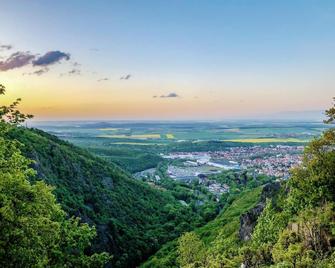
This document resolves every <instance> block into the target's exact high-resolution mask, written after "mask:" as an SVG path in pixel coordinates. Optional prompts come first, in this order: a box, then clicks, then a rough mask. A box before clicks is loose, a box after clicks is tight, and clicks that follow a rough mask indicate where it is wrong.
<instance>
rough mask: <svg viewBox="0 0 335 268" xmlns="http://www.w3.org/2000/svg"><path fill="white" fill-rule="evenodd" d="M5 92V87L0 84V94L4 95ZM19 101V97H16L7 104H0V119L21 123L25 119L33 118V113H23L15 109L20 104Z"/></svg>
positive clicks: (15, 123) (14, 123) (11, 122)
mask: <svg viewBox="0 0 335 268" xmlns="http://www.w3.org/2000/svg"><path fill="white" fill-rule="evenodd" d="M5 93H6V87H5V86H4V85H2V84H0V95H4V94H5ZM20 102H21V99H20V98H18V99H16V100H15V101H14V102H13V103H12V104H10V105H9V106H6V105H3V106H0V121H1V122H7V123H10V124H13V125H17V124H20V123H23V122H24V121H25V120H26V119H31V118H33V115H31V114H23V113H21V112H20V111H19V110H18V109H17V106H18V105H19V104H20Z"/></svg>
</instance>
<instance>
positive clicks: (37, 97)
mask: <svg viewBox="0 0 335 268" xmlns="http://www.w3.org/2000/svg"><path fill="white" fill-rule="evenodd" d="M334 71H335V1H332V0H330V1H325V0H319V1H317V0H314V1H312V0H301V1H299V0H281V1H275V0H263V1H260V0H220V1H216V0H209V1H200V0H192V1H191V0H190V1H187V0H169V1H163V0H152V1H151V0H141V1H140V0H132V1H128V0H119V1H112V0H109V1H102V0H101V1H99V0H97V1H79V0H78V1H75V0H66V1H65V0H63V1H62V0H58V1H53V0H40V1H38V0H30V1H26V0H21V1H18V0H2V1H1V3H0V83H2V84H3V85H5V86H6V88H7V94H6V96H4V97H1V102H2V103H10V101H12V100H13V99H15V98H17V97H21V98H22V99H23V102H22V105H21V107H22V110H23V111H24V112H29V113H32V114H34V115H35V118H36V120H74V119H80V120H85V119H89V120H92V119H99V120H115V119H117V120H124V119H143V120H147V119H157V120H165V119H167V120H185V119H192V120H197V119H201V120H207V119H208V120H221V119H222V120H225V119H236V118H264V117H269V118H271V117H272V116H274V117H275V116H277V117H280V115H281V114H283V116H284V115H285V116H289V117H292V116H294V115H295V114H296V113H297V114H299V116H302V117H303V116H304V115H306V117H307V116H310V115H311V114H313V113H314V112H315V113H320V111H323V110H325V109H326V108H328V107H330V106H331V104H332V98H333V97H334V96H335V75H334Z"/></svg>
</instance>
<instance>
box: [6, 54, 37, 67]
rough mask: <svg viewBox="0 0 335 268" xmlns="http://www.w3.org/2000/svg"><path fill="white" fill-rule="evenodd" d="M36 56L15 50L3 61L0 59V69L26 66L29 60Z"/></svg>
mask: <svg viewBox="0 0 335 268" xmlns="http://www.w3.org/2000/svg"><path fill="white" fill-rule="evenodd" d="M35 57H36V56H35V55H33V54H31V53H30V52H29V51H27V52H15V53H13V54H12V55H10V56H9V57H8V58H7V59H6V60H5V61H0V71H4V72H5V71H8V70H12V69H16V68H20V67H23V66H26V65H28V64H30V63H31V61H32V60H33V59H34V58H35Z"/></svg>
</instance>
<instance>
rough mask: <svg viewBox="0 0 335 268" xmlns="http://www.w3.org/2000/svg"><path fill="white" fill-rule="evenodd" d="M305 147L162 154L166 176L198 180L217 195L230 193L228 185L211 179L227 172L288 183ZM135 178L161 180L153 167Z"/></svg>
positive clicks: (271, 146) (237, 148)
mask: <svg viewBox="0 0 335 268" xmlns="http://www.w3.org/2000/svg"><path fill="white" fill-rule="evenodd" d="M302 151H303V146H287V145H270V146H259V145H255V146H248V147H247V146H245V147H230V148H227V150H224V151H214V152H210V151H207V152H173V153H169V154H161V155H160V156H161V157H162V158H164V159H166V160H167V161H168V166H167V170H166V176H167V177H168V178H171V179H173V180H177V181H181V182H184V183H192V182H193V181H195V180H197V181H198V182H199V183H200V184H202V185H204V186H206V188H207V189H208V191H209V192H211V193H213V194H214V195H216V196H220V195H221V194H223V193H226V192H228V191H229V186H228V185H227V184H220V183H218V182H216V181H215V180H213V179H211V177H210V176H211V175H214V174H219V173H221V172H223V171H224V170H236V171H243V170H248V171H251V172H252V173H253V174H254V175H255V176H256V175H257V174H258V175H266V176H269V177H273V178H276V179H279V180H286V179H288V178H289V176H290V170H291V169H292V168H294V167H295V166H297V165H299V164H300V163H301V154H302ZM134 176H135V178H137V179H140V178H142V179H143V178H146V179H147V181H151V182H156V183H158V182H159V181H160V180H161V177H160V176H159V175H157V174H156V169H155V168H151V169H147V170H144V171H142V172H138V173H136V174H134Z"/></svg>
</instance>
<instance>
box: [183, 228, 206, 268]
mask: <svg viewBox="0 0 335 268" xmlns="http://www.w3.org/2000/svg"><path fill="white" fill-rule="evenodd" d="M204 260H205V245H204V243H203V242H202V241H201V240H200V238H199V237H198V236H197V235H196V234H195V233H193V232H190V233H185V234H183V235H182V236H181V237H180V238H179V239H178V263H179V265H180V267H182V268H193V267H202V266H204V265H206V263H204Z"/></svg>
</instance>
